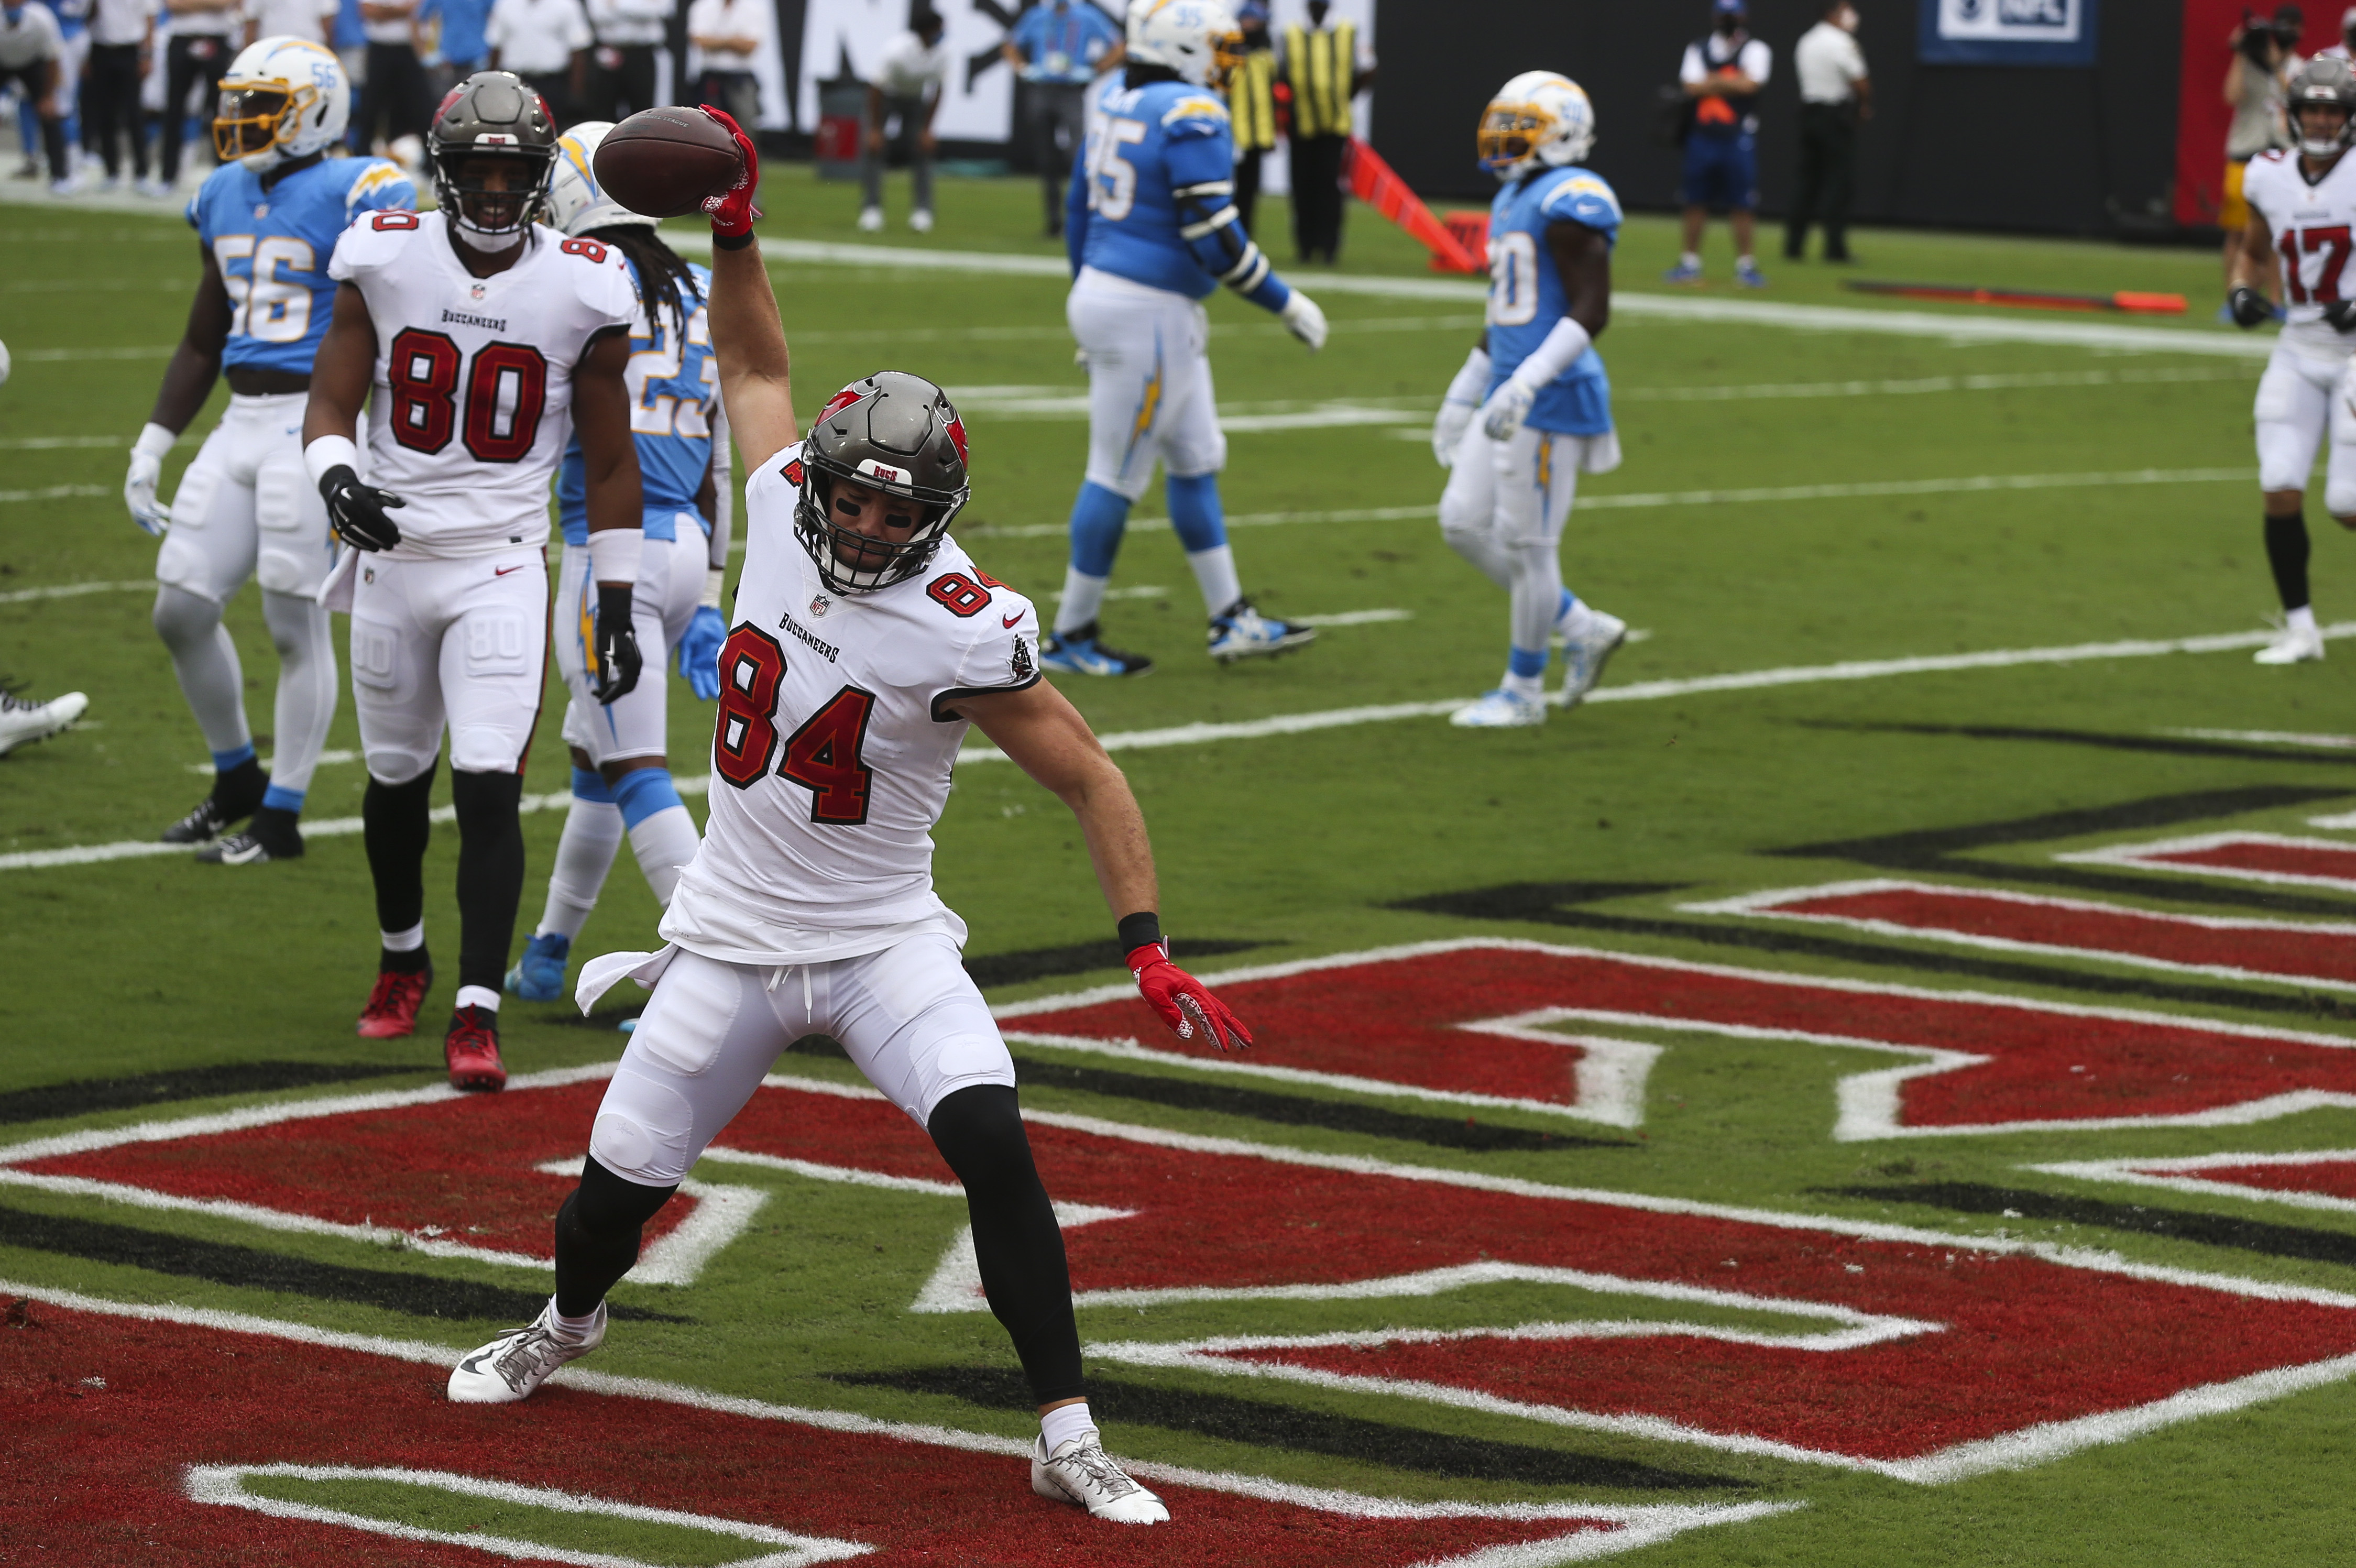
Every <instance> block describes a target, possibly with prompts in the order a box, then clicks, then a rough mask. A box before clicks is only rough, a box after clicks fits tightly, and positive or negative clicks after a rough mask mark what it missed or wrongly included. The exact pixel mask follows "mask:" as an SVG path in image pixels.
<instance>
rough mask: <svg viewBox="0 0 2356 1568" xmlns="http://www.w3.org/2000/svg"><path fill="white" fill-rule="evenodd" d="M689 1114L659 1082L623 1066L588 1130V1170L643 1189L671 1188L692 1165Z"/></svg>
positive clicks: (673, 1092) (682, 1099)
mask: <svg viewBox="0 0 2356 1568" xmlns="http://www.w3.org/2000/svg"><path fill="white" fill-rule="evenodd" d="M694 1130H695V1108H694V1107H693V1106H691V1105H690V1104H689V1103H688V1101H687V1096H685V1095H684V1094H681V1093H680V1091H679V1090H676V1089H673V1088H672V1087H671V1086H670V1085H669V1084H667V1083H664V1082H662V1081H661V1080H660V1079H655V1078H650V1077H648V1075H646V1074H645V1073H639V1072H632V1071H630V1070H629V1069H628V1068H627V1067H625V1068H624V1069H622V1070H621V1071H619V1072H617V1073H616V1074H615V1075H614V1081H613V1084H612V1086H611V1087H610V1088H608V1089H607V1090H606V1091H605V1103H604V1104H603V1105H601V1106H600V1107H599V1108H598V1112H597V1120H596V1121H595V1122H592V1123H591V1124H590V1128H589V1155H590V1163H591V1164H592V1165H604V1166H605V1168H606V1169H607V1170H610V1171H614V1172H616V1173H619V1174H620V1175H623V1176H628V1177H629V1178H630V1179H631V1181H632V1182H633V1183H635V1184H637V1185H640V1186H644V1187H677V1186H678V1185H679V1183H680V1181H681V1180H682V1179H683V1178H684V1177H685V1176H686V1175H687V1167H688V1166H689V1165H691V1164H692V1163H694V1155H693V1153H692V1151H691V1149H690V1147H689V1144H690V1143H691V1140H692V1136H693V1133H694Z"/></svg>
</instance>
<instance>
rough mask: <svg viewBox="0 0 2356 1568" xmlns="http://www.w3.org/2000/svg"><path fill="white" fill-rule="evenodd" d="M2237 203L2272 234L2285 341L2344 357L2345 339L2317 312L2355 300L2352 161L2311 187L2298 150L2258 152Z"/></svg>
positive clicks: (2355, 161)
mask: <svg viewBox="0 0 2356 1568" xmlns="http://www.w3.org/2000/svg"><path fill="white" fill-rule="evenodd" d="M2242 199H2244V201H2246V202H2248V203H2249V204H2250V209H2251V210H2252V211H2253V212H2255V213H2256V214H2257V215H2258V216H2259V217H2261V218H2263V219H2265V220H2266V229H2267V231H2268V232H2269V233H2271V234H2273V236H2274V241H2275V253H2276V258H2277V259H2278V260H2279V262H2280V263H2281V265H2282V285H2283V306H2284V308H2285V309H2286V312H2287V313H2288V315H2289V318H2290V319H2289V321H2288V323H2287V324H2286V326H2285V327H2284V328H2283V334H2282V341H2283V343H2284V344H2285V345H2286V346H2287V347H2291V348H2296V349H2300V350H2302V351H2304V352H2307V353H2309V354H2314V355H2319V356H2322V357H2325V358H2330V359H2340V360H2344V359H2346V358H2347V357H2348V353H2349V348H2350V341H2351V340H2350V339H2349V338H2343V337H2341V336H2340V334H2339V333H2338V332H2337V331H2335V330H2333V329H2332V327H2331V325H2330V323H2329V322H2327V321H2325V320H2324V319H2323V307H2324V306H2327V305H2329V304H2331V303H2332V302H2333V301H2334V300H2340V299H2356V266H2351V261H2356V157H2351V156H2345V155H2343V156H2341V157H2340V161H2339V162H2338V163H2336V164H2334V165H2332V166H2331V167H2330V168H2329V169H2327V170H2325V171H2324V175H2323V177H2322V178H2321V179H2319V180H2316V181H2314V182H2313V183H2312V184H2310V183H2308V178H2307V177H2306V175H2305V174H2303V173H2301V172H2300V169H2299V161H2298V155H2297V153H2290V152H2282V151H2275V152H2267V153H2260V154H2259V155H2258V156H2256V157H2254V158H2252V159H2251V160H2250V166H2249V167H2248V169H2247V170H2246V171H2244V175H2243V177H2242Z"/></svg>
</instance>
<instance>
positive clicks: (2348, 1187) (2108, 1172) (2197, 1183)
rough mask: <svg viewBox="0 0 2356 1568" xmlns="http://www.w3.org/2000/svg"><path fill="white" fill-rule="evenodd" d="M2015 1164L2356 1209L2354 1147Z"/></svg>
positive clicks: (2209, 1193) (2202, 1193)
mask: <svg viewBox="0 0 2356 1568" xmlns="http://www.w3.org/2000/svg"><path fill="white" fill-rule="evenodd" d="M2020 1168H2021V1169H2022V1170H2025V1171H2039V1172H2042V1173H2043V1174H2045V1175H2047V1176H2074V1177H2077V1178H2078V1179H2080V1180H2082V1181H2104V1182H2121V1183H2125V1184H2126V1185H2127V1186H2130V1187H2162V1188H2165V1189H2167V1190H2168V1191H2170V1192H2180V1193H2186V1194H2190V1195H2194V1196H2198V1197H2233V1198H2241V1199H2244V1200H2247V1201H2251V1202H2257V1203H2280V1204H2286V1205H2288V1206H2289V1207H2291V1208H2312V1209H2319V1210H2323V1211H2325V1212H2328V1213H2333V1214H2356V1149H2307V1150H2301V1151H2299V1152H2297V1153H2294V1154H2258V1153H2250V1154H2231V1153H2229V1154H2216V1155H2182V1156H2179V1157H2176V1158H2172V1159H2158V1160H2056V1161H2052V1162H2051V1163H2049V1164H2044V1165H2023V1166H2021V1167H2020Z"/></svg>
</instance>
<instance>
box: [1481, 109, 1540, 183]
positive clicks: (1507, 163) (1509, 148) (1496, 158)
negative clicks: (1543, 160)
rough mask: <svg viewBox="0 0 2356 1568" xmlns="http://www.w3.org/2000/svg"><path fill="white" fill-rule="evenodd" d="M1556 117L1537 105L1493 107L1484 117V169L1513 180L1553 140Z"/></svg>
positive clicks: (1482, 131) (1482, 125) (1482, 144)
mask: <svg viewBox="0 0 2356 1568" xmlns="http://www.w3.org/2000/svg"><path fill="white" fill-rule="evenodd" d="M1554 134H1555V123H1554V116H1553V115H1551V114H1548V113H1547V112H1546V111H1545V110H1544V109H1541V108H1540V107H1538V105H1537V104H1535V103H1504V102H1498V103H1492V104H1490V105H1489V108H1488V112H1487V113H1484V114H1483V115H1482V116H1481V130H1480V133H1479V143H1478V145H1479V146H1480V149H1481V166H1482V167H1483V168H1484V169H1487V170H1488V171H1489V172H1490V173H1491V174H1494V175H1495V176H1496V177H1498V178H1499V179H1510V178H1512V177H1514V176H1515V174H1518V173H1519V172H1520V171H1521V169H1522V168H1523V166H1525V165H1526V164H1527V163H1528V162H1529V161H1530V160H1531V159H1532V158H1534V157H1536V156H1537V150H1538V148H1539V147H1541V146H1543V145H1546V144H1547V142H1549V141H1551V140H1553V138H1554Z"/></svg>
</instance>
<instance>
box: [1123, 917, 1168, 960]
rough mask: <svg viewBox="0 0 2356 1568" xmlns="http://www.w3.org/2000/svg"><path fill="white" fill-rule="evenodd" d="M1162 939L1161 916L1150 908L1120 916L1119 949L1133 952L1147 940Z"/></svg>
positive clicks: (1156, 940) (1155, 940)
mask: <svg viewBox="0 0 2356 1568" xmlns="http://www.w3.org/2000/svg"><path fill="white" fill-rule="evenodd" d="M1160 940H1162V917H1161V916H1159V915H1157V914H1155V913H1154V912H1153V911H1152V910H1151V909H1141V910H1140V911H1138V912H1137V913H1136V914H1134V915H1123V916H1122V917H1121V918H1120V950H1121V951H1122V952H1124V953H1132V952H1135V951H1136V950H1138V949H1140V948H1141V947H1143V946H1145V944H1146V943H1148V942H1158V941H1160Z"/></svg>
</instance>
